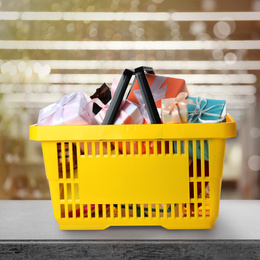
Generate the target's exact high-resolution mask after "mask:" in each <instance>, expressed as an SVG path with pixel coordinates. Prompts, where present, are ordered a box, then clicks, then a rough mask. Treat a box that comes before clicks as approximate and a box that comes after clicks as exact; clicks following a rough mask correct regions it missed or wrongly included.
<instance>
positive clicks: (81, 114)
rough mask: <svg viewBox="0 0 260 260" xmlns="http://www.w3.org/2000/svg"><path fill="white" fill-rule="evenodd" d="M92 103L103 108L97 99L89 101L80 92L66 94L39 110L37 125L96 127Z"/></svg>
mask: <svg viewBox="0 0 260 260" xmlns="http://www.w3.org/2000/svg"><path fill="white" fill-rule="evenodd" d="M93 103H97V104H98V105H99V106H102V107H104V106H105V105H104V104H103V103H102V102H101V101H100V100H99V99H97V98H95V99H91V98H90V97H89V96H87V95H86V94H85V93H84V92H82V91H77V92H74V93H70V94H67V95H65V96H64V97H63V98H62V99H60V100H59V101H57V102H56V103H53V104H51V105H49V106H47V107H45V108H43V109H41V110H40V114H39V117H38V125H39V126H47V125H96V124H97V122H96V121H95V119H94V117H95V115H94V113H93V112H92V108H93Z"/></svg>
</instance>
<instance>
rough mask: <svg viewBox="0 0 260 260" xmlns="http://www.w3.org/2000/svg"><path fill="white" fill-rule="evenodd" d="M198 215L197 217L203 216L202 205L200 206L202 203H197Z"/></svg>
mask: <svg viewBox="0 0 260 260" xmlns="http://www.w3.org/2000/svg"><path fill="white" fill-rule="evenodd" d="M198 217H199V218H201V217H203V207H202V203H198Z"/></svg>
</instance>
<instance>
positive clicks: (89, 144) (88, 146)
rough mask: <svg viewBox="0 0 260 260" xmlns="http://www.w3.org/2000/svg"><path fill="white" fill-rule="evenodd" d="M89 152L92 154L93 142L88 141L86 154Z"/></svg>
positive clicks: (89, 154)
mask: <svg viewBox="0 0 260 260" xmlns="http://www.w3.org/2000/svg"><path fill="white" fill-rule="evenodd" d="M86 153H88V156H89V157H91V156H92V142H87V151H85V154H86Z"/></svg>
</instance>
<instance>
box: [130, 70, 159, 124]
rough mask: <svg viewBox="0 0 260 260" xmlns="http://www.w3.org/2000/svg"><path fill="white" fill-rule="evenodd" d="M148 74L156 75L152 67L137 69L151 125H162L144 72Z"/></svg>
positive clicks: (136, 72) (136, 74)
mask: <svg viewBox="0 0 260 260" xmlns="http://www.w3.org/2000/svg"><path fill="white" fill-rule="evenodd" d="M145 71H146V72H148V73H150V74H154V71H153V69H152V68H150V67H138V68H136V69H135V76H136V78H137V81H138V84H139V87H140V90H141V94H142V97H143V99H144V103H145V106H146V109H147V112H148V115H149V118H150V120H151V124H161V123H162V122H161V119H160V116H159V113H158V110H157V108H156V105H155V102H154V98H153V95H152V92H151V89H150V87H149V84H148V81H147V78H146V76H145V73H144V72H145Z"/></svg>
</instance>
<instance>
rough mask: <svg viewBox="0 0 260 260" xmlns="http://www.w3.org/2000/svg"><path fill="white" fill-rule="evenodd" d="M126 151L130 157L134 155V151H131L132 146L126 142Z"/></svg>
mask: <svg viewBox="0 0 260 260" xmlns="http://www.w3.org/2000/svg"><path fill="white" fill-rule="evenodd" d="M125 150H126V152H125V153H126V154H127V155H129V154H131V153H132V149H131V144H130V142H125Z"/></svg>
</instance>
